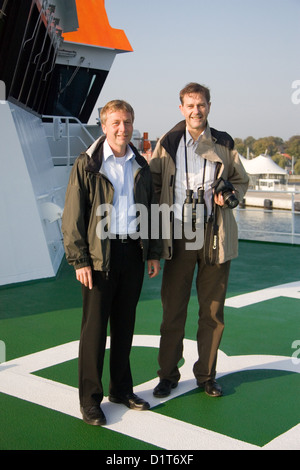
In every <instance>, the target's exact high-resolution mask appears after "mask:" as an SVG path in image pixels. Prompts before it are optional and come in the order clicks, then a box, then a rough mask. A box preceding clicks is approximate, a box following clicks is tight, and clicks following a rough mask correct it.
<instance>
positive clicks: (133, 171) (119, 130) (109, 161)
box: [62, 100, 160, 425]
mask: <svg viewBox="0 0 300 470" xmlns="http://www.w3.org/2000/svg"><path fill="white" fill-rule="evenodd" d="M133 121H134V111H133V109H132V107H131V106H130V105H129V104H128V103H126V102H124V101H121V100H114V101H112V102H109V103H107V104H106V105H105V106H104V108H102V110H101V124H102V129H103V132H104V134H105V136H102V137H100V139H98V140H97V141H96V142H95V143H94V144H93V145H92V146H91V147H90V148H89V149H88V150H87V151H86V152H84V153H83V154H81V155H80V156H79V157H78V159H77V160H76V162H75V164H74V166H73V169H72V171H71V174H70V180H69V184H68V188H67V192H66V201H65V208H64V213H63V224H62V230H63V235H64V245H65V252H66V258H67V261H68V262H69V263H70V264H71V265H73V266H74V268H75V270H76V278H77V279H78V281H80V282H81V284H82V296H83V319H82V327H81V336H80V347H79V398H80V407H81V412H82V415H83V419H84V421H85V422H87V423H89V424H93V425H103V424H105V423H106V418H105V416H104V413H103V411H102V410H101V407H100V403H101V401H102V399H103V387H102V382H101V377H102V369H103V360H104V353H105V345H106V339H107V324H108V320H110V338H111V342H110V385H109V400H110V401H111V402H114V403H123V404H124V405H126V406H127V407H128V408H131V409H135V410H147V409H149V404H148V403H147V402H145V401H144V400H143V399H142V398H139V397H138V396H136V395H135V394H134V393H133V382H132V375H131V367H130V361H129V355H130V349H131V345H132V337H133V332H134V324H135V312H136V305H137V302H138V299H139V296H140V292H141V288H142V283H143V276H144V262H145V261H146V260H147V263H148V272H149V276H150V277H151V278H153V277H155V276H156V275H157V274H158V272H159V269H160V266H159V258H160V244H159V240H150V239H149V236H148V233H147V230H146V231H145V228H144V227H143V230H141V227H140V226H139V225H138V220H139V218H138V217H136V218H135V216H136V208H137V207H138V206H143V207H144V208H146V209H147V211H148V213H149V214H150V212H151V211H150V207H151V204H152V202H153V190H152V177H151V173H150V170H149V167H148V164H147V162H146V161H145V159H144V158H143V157H142V156H141V155H140V154H139V153H138V151H137V150H136V149H135V147H134V146H133V145H132V144H130V139H131V137H132V132H133ZM148 218H149V217H148ZM148 218H147V221H145V220H143V223H144V224H145V223H146V222H148ZM144 219H145V217H144ZM149 231H150V229H149Z"/></svg>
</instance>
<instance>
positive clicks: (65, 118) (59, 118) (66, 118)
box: [42, 114, 95, 167]
mask: <svg viewBox="0 0 300 470" xmlns="http://www.w3.org/2000/svg"><path fill="white" fill-rule="evenodd" d="M45 119H49V120H50V121H52V123H53V125H54V122H55V121H56V120H57V121H58V122H59V123H60V124H61V123H63V121H65V124H66V134H65V135H61V136H60V137H59V138H57V140H60V139H61V138H64V139H67V155H65V156H55V158H57V159H59V158H61V159H63V158H67V165H66V166H67V167H69V166H70V164H71V152H70V150H71V145H70V139H71V136H70V122H71V121H73V122H74V121H75V123H76V124H78V125H79V126H80V128H81V130H82V131H83V133H85V134H86V136H87V137H88V139H89V142H85V141H84V140H83V139H82V138H81V137H80V136H79V135H77V136H74V137H75V138H77V139H78V140H79V141H80V142H81V143H82V144H83V148H87V147H89V146H90V145H91V144H92V143H93V142H94V141H95V138H94V137H93V136H92V134H91V133H90V132H89V131H88V130H87V129H86V127H85V125H84V124H83V123H82V122H81V121H80V120H79V119H78V118H76V117H73V116H53V115H46V114H43V115H42V120H45ZM46 137H48V138H49V137H51V136H49V135H47V136H46ZM52 137H54V135H52ZM76 156H78V155H76Z"/></svg>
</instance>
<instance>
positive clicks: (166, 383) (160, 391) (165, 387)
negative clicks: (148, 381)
mask: <svg viewBox="0 0 300 470" xmlns="http://www.w3.org/2000/svg"><path fill="white" fill-rule="evenodd" d="M177 385H178V383H177V382H171V380H167V379H162V380H161V381H160V382H159V384H158V385H156V387H155V389H154V390H153V395H154V396H155V397H156V398H164V397H167V396H169V395H170V393H171V390H172V388H176V387H177Z"/></svg>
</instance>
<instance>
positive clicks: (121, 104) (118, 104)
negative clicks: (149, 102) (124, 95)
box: [100, 100, 134, 124]
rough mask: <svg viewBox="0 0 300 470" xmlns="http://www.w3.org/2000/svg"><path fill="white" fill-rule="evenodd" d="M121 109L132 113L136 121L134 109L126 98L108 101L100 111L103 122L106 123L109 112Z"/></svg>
mask: <svg viewBox="0 0 300 470" xmlns="http://www.w3.org/2000/svg"><path fill="white" fill-rule="evenodd" d="M119 110H122V111H126V112H127V113H130V114H131V117H132V122H133V121H134V110H133V108H132V106H131V105H130V104H129V103H127V102H126V101H124V100H112V101H109V102H108V103H106V105H105V106H103V108H102V109H101V111H100V120H101V124H105V122H106V118H107V113H109V112H111V113H113V112H114V111H119Z"/></svg>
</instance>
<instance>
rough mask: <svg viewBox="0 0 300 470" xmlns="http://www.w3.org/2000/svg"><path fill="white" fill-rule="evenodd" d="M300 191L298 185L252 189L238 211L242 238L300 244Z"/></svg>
mask: <svg viewBox="0 0 300 470" xmlns="http://www.w3.org/2000/svg"><path fill="white" fill-rule="evenodd" d="M298 195H300V191H298V190H295V189H286V190H285V191H269V192H266V191H259V190H251V189H250V190H248V191H247V193H246V196H245V205H244V204H241V205H240V206H238V207H237V210H236V211H235V217H236V220H237V223H238V227H239V236H240V238H244V239H254V240H265V241H277V242H284V243H291V244H300V197H299V196H298ZM266 201H267V202H268V204H265V202H266ZM270 201H271V202H272V204H269V203H270Z"/></svg>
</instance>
